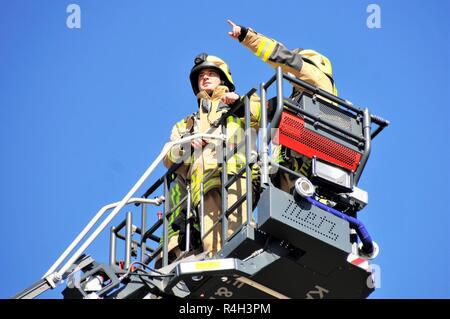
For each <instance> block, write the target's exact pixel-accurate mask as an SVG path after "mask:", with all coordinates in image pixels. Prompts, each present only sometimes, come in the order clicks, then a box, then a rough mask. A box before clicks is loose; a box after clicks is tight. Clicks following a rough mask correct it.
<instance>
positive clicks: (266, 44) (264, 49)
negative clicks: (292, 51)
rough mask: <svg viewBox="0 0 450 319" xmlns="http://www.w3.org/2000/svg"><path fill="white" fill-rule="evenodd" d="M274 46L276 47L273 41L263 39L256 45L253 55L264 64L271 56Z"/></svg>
mask: <svg viewBox="0 0 450 319" xmlns="http://www.w3.org/2000/svg"><path fill="white" fill-rule="evenodd" d="M275 45H276V42H275V41H273V40H271V39H268V38H264V39H263V40H262V41H261V43H260V44H259V45H258V48H257V50H256V52H255V55H256V56H258V57H260V58H261V59H262V60H263V61H264V62H265V61H267V59H268V58H269V57H270V55H271V54H272V52H273V49H274V48H275Z"/></svg>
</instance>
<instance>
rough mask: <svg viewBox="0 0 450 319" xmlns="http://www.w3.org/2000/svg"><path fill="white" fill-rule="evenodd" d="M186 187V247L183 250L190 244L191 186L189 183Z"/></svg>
mask: <svg viewBox="0 0 450 319" xmlns="http://www.w3.org/2000/svg"><path fill="white" fill-rule="evenodd" d="M186 189H187V205H186V248H185V251H186V252H188V251H189V246H191V222H190V217H191V188H190V187H189V185H188V186H187V187H186Z"/></svg>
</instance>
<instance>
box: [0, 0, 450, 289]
mask: <svg viewBox="0 0 450 319" xmlns="http://www.w3.org/2000/svg"><path fill="white" fill-rule="evenodd" d="M70 3H76V4H78V5H79V6H80V7H81V29H69V28H67V26H66V18H67V16H68V13H66V7H67V6H68V5H69V4H70ZM282 3H283V7H282V6H280V3H279V2H278V3H275V2H274V1H227V2H226V3H223V2H221V3H220V4H219V3H218V4H214V3H212V2H209V1H183V2H182V1H171V2H167V1H165V2H163V1H133V2H130V1H87V0H77V1H75V0H73V1H60V0H58V1H51V0H47V1H44V0H35V1H24V0H17V1H11V0H10V1H5V0H2V1H0V149H1V152H2V156H1V157H0V177H1V178H0V199H1V203H2V208H1V210H0V214H1V218H2V223H1V224H2V231H1V232H0V251H1V252H2V253H1V257H0V265H1V267H2V271H1V272H0V298H8V297H10V296H12V295H13V294H15V293H17V292H18V291H20V290H21V289H23V288H25V287H27V286H28V285H30V284H31V283H32V282H34V281H36V280H38V279H39V278H40V277H41V276H42V275H43V274H44V273H45V272H46V270H47V269H48V268H49V267H50V265H51V264H52V263H53V262H54V261H55V260H56V258H57V257H58V256H59V254H60V253H62V251H63V250H64V249H65V247H66V246H67V245H68V244H69V243H70V242H71V241H72V239H73V238H74V237H75V236H76V235H77V234H78V232H79V231H81V229H82V227H83V226H84V225H85V224H86V223H87V222H88V221H89V220H90V218H91V217H92V216H93V215H94V214H95V213H96V212H97V210H98V209H100V208H101V207H102V206H103V205H105V204H108V203H111V202H114V201H117V200H120V199H121V198H122V197H123V196H124V195H125V194H126V193H127V191H128V190H129V188H130V187H131V186H132V185H133V184H134V182H135V181H136V180H137V179H138V178H139V176H140V175H141V174H142V173H143V172H144V170H145V169H146V168H147V166H148V165H149V164H150V163H151V162H152V160H153V159H154V158H155V157H156V156H157V154H158V153H159V151H160V149H161V147H162V146H163V145H164V143H165V141H166V140H167V138H168V136H169V132H170V129H171V127H172V125H173V124H174V123H175V122H176V121H178V120H179V119H180V118H182V117H184V116H185V115H186V114H188V113H191V112H193V111H194V110H195V107H196V105H195V98H194V96H193V94H192V91H191V87H190V83H189V80H188V74H189V70H190V68H191V66H192V61H193V57H194V56H195V55H196V54H198V53H200V52H208V53H210V54H215V55H219V56H220V57H222V58H223V59H225V60H226V61H227V62H228V63H229V65H230V67H231V70H232V73H233V77H234V81H235V83H236V86H237V88H238V89H237V91H238V92H239V93H245V92H246V91H247V90H249V89H250V88H251V87H252V86H256V85H257V84H258V83H259V82H261V81H265V80H267V79H268V78H269V77H270V76H271V75H272V73H273V70H272V69H271V68H270V67H269V66H268V65H265V64H264V63H263V62H261V61H259V60H258V59H257V58H256V57H255V56H253V55H252V54H251V53H250V52H249V51H248V50H246V49H245V48H243V47H242V46H241V45H240V44H239V43H238V42H236V41H234V40H232V39H231V38H229V36H228V35H227V31H228V30H229V27H228V25H227V23H226V19H227V18H231V19H232V20H234V21H235V22H236V23H238V24H242V25H246V26H251V27H253V28H254V29H255V30H257V31H259V32H261V33H264V34H266V35H268V36H271V37H273V38H275V39H277V40H279V41H281V42H283V43H284V44H285V45H286V46H287V47H288V48H292V49H293V48H295V47H303V48H314V49H316V50H319V51H321V52H323V53H324V54H325V55H327V56H328V57H329V58H330V59H331V60H332V62H333V67H334V73H335V81H336V83H337V87H338V89H339V93H340V95H341V96H342V97H344V98H346V99H349V100H351V101H352V102H354V103H355V104H356V105H358V106H367V107H369V108H370V109H371V111H372V112H373V113H376V114H378V115H381V116H383V117H385V118H387V119H389V120H390V121H391V123H392V124H391V126H390V127H389V128H388V129H387V130H385V132H383V134H381V135H380V136H379V137H378V138H377V139H375V141H374V145H373V151H372V154H371V158H370V160H369V163H368V165H367V166H366V170H365V173H364V175H363V177H362V179H361V182H360V186H361V187H362V188H363V189H365V190H367V191H368V192H369V195H370V203H369V205H368V206H367V208H366V209H365V210H364V211H363V212H362V213H361V214H360V218H361V220H362V221H363V222H364V223H365V225H366V227H367V229H368V230H369V231H370V233H371V235H372V237H373V238H374V239H375V240H376V241H377V242H378V243H379V245H380V247H381V253H380V255H379V257H378V258H377V259H376V261H375V263H376V264H378V265H379V266H380V267H381V287H380V288H379V289H378V290H377V291H376V292H375V293H373V294H372V297H373V298H449V297H450V274H449V273H448V269H449V268H450V239H449V235H448V234H449V232H450V214H449V209H448V202H447V200H448V198H449V196H450V192H449V190H450V185H449V181H450V174H449V172H450V169H449V168H448V163H450V156H449V151H448V144H447V143H448V141H449V129H450V125H449V124H450V120H449V115H450V114H449V107H448V102H447V101H449V99H450V93H449V92H450V76H449V71H450V48H449V43H450V41H449V39H450V23H449V22H448V21H449V19H450V16H449V15H450V2H448V1H437V0H435V1H418V0H413V1H374V2H371V1H359V0H352V1H342V0H341V1H325V0H322V1H314V2H311V1H308V2H307V1H283V2H282ZM370 3H376V4H378V5H379V6H380V8H381V28H380V29H369V28H367V26H366V19H367V17H368V15H369V13H367V12H366V8H367V6H368V5H369V4H370ZM162 172H163V170H162V169H160V170H159V171H158V173H162ZM155 176H156V175H155ZM146 185H147V186H148V185H149V183H147V184H146ZM139 194H141V192H139ZM155 216H156V210H155V211H153V210H152V211H151V212H150V217H151V220H152V221H154V220H155ZM106 239H107V237H106V236H102V237H101V238H100V240H99V242H98V243H96V244H94V245H93V246H92V247H91V248H90V249H89V250H88V252H90V253H92V254H93V255H94V256H95V257H96V259H98V260H100V261H104V262H107V260H108V259H107V258H108V254H107V247H108V246H107V241H106ZM44 296H45V297H47V298H59V297H60V294H59V292H58V291H52V292H50V293H48V294H46V295H44Z"/></svg>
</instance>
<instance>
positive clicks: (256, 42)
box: [227, 20, 337, 192]
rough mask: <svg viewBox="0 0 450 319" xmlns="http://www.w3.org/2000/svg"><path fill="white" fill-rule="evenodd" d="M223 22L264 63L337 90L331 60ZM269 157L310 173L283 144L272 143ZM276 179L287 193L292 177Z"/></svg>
mask: <svg viewBox="0 0 450 319" xmlns="http://www.w3.org/2000/svg"><path fill="white" fill-rule="evenodd" d="M227 22H228V24H229V25H230V26H231V28H232V30H231V31H230V32H228V34H229V35H230V36H231V37H232V38H233V39H236V40H238V41H239V42H240V43H242V44H243V45H244V46H245V47H247V48H248V49H249V50H250V51H252V52H253V53H254V54H255V55H256V56H258V57H259V58H260V59H262V60H263V61H264V62H266V63H268V64H269V65H271V66H273V67H275V68H276V67H278V66H281V68H282V70H283V72H286V73H291V74H293V75H294V76H295V77H297V78H299V79H300V80H303V81H306V82H309V83H310V84H312V85H314V86H317V87H319V88H321V89H323V90H325V91H327V92H329V93H332V94H334V95H337V89H336V86H335V84H334V80H333V77H332V76H333V71H332V66H331V62H330V60H328V58H327V57H325V56H324V55H322V54H320V53H319V52H317V51H314V50H310V49H300V48H299V49H294V50H289V49H287V48H286V47H285V46H284V45H283V44H282V43H280V42H278V41H276V40H274V39H271V38H269V37H266V36H265V35H263V34H260V33H258V32H256V31H254V30H253V29H251V28H247V27H244V26H240V25H237V24H235V23H234V22H233V21H231V20H228V21H227ZM302 91H303V90H302V89H301V88H299V87H294V90H293V92H292V94H291V98H292V99H294V100H295V99H296V98H298V97H299V96H300V94H301V93H302ZM273 158H274V160H275V161H276V162H278V163H279V164H280V165H283V166H286V167H288V168H290V169H291V170H293V171H296V172H299V173H300V174H302V175H304V176H308V175H309V174H310V171H311V160H310V159H308V158H306V157H304V156H301V155H300V154H297V153H296V152H294V151H291V150H289V149H287V148H286V147H284V146H280V145H277V146H275V148H274V149H273ZM279 178H280V181H279V186H280V188H281V189H282V190H284V191H286V192H291V190H292V188H293V186H294V180H292V179H291V178H290V177H289V176H288V174H281V175H280V176H279Z"/></svg>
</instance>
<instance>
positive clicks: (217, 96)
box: [197, 85, 230, 101]
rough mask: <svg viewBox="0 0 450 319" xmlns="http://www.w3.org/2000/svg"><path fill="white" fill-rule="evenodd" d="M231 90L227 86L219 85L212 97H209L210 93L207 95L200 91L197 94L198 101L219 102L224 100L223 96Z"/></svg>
mask: <svg viewBox="0 0 450 319" xmlns="http://www.w3.org/2000/svg"><path fill="white" fill-rule="evenodd" d="M229 91H230V90H229V89H228V87H227V86H225V85H219V86H217V87H216V88H215V89H214V91H213V92H212V95H209V94H208V93H206V91H204V90H203V91H200V92H198V94H197V99H199V100H200V99H208V100H213V101H214V100H219V99H220V98H222V96H223V95H224V94H225V93H227V92H229Z"/></svg>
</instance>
